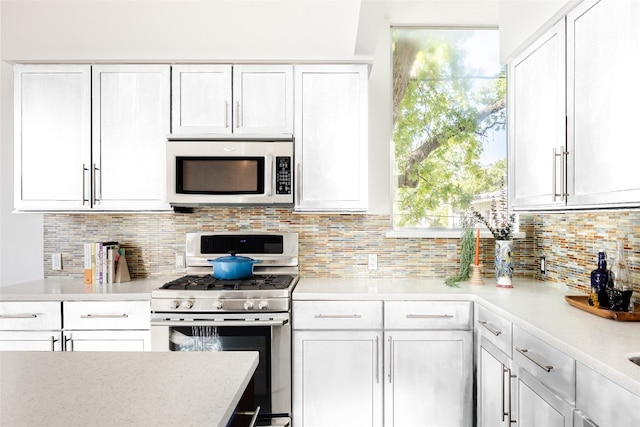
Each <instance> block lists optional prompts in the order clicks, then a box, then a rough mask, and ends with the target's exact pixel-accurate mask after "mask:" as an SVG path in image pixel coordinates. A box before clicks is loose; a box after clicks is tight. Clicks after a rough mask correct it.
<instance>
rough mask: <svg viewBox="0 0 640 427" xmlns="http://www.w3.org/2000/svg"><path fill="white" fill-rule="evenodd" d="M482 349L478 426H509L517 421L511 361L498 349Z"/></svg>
mask: <svg viewBox="0 0 640 427" xmlns="http://www.w3.org/2000/svg"><path fill="white" fill-rule="evenodd" d="M479 348H480V350H479V352H478V354H479V357H478V358H479V360H478V399H477V402H478V403H477V404H478V427H508V426H510V425H511V424H512V422H511V421H512V420H515V419H516V414H515V413H514V410H513V409H514V407H515V404H514V403H515V399H513V397H514V396H515V393H513V388H512V385H513V382H514V378H515V375H512V374H511V369H510V367H509V365H508V364H509V359H508V358H507V357H506V356H505V355H504V353H502V352H500V350H498V349H497V348H496V347H495V346H493V345H492V344H490V343H485V344H481V345H480V347H479ZM501 359H504V360H501ZM514 422H515V421H514Z"/></svg>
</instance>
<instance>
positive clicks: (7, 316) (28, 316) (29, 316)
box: [0, 313, 38, 319]
mask: <svg viewBox="0 0 640 427" xmlns="http://www.w3.org/2000/svg"><path fill="white" fill-rule="evenodd" d="M36 317H38V315H37V314H35V313H33V314H27V313H25V314H0V319H33V318H36Z"/></svg>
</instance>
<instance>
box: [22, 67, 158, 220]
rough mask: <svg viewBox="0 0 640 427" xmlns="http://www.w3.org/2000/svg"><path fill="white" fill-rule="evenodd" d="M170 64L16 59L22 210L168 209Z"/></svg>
mask: <svg viewBox="0 0 640 427" xmlns="http://www.w3.org/2000/svg"><path fill="white" fill-rule="evenodd" d="M169 76H170V67H169V65H96V66H93V67H92V66H90V65H44V64H38V65H35V64H34V65H17V66H16V67H15V117H16V118H15V127H14V132H15V182H14V185H15V208H16V209H17V210H24V211H86V210H106V211H113V210H168V209H170V206H169V205H168V204H166V203H165V202H164V199H165V160H164V152H165V149H164V146H165V143H166V134H167V133H168V132H169V108H170V107H169V84H170V78H169Z"/></svg>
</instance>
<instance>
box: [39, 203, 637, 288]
mask: <svg viewBox="0 0 640 427" xmlns="http://www.w3.org/2000/svg"><path fill="white" fill-rule="evenodd" d="M389 226H390V218H389V217H388V216H376V215H353V214H344V215H339V214H296V213H292V212H291V211H290V210H287V209H280V208H260V207H251V208H248V207H238V208H232V207H229V208H215V209H214V208H206V209H198V210H196V211H195V212H194V213H191V214H178V213H146V214H49V215H45V217H44V259H45V262H44V264H45V265H44V268H45V276H48V277H50V276H73V277H78V278H80V277H82V247H83V243H85V242H92V241H104V240H118V241H119V242H120V243H121V245H122V246H124V247H125V249H126V252H127V263H128V265H129V269H130V272H131V275H132V277H134V278H144V277H154V276H160V275H163V274H172V273H174V272H175V270H174V264H175V254H176V253H182V252H184V236H185V233H187V232H190V231H242V230H260V231H291V232H297V233H299V235H300V258H299V259H300V269H301V275H302V276H303V277H352V278H357V277H359V278H366V277H388V278H403V277H445V276H451V275H453V274H455V273H456V272H457V271H458V262H459V253H460V241H459V239H427V238H387V237H385V233H386V231H388V230H389ZM520 231H522V232H524V233H525V234H526V236H527V237H526V238H524V239H516V241H515V266H514V272H515V273H514V274H515V275H516V276H527V277H535V278H537V279H541V280H550V281H556V282H561V283H566V284H567V285H568V286H570V287H572V288H575V289H576V290H579V291H586V290H587V289H588V286H589V274H590V272H591V270H593V269H594V268H595V265H596V258H597V253H598V250H599V249H601V248H602V249H604V250H605V251H607V252H608V253H610V254H613V253H614V249H615V242H616V240H617V239H622V240H623V241H624V244H625V249H626V254H627V261H628V262H629V264H630V271H631V279H632V282H633V283H634V284H635V288H636V290H638V291H640V211H595V212H568V213H552V214H536V215H520ZM490 242H491V241H490V240H486V239H483V240H482V250H481V255H480V262H481V263H482V264H484V265H485V266H492V264H493V243H492V242H491V243H490ZM54 252H60V253H62V256H63V265H64V270H62V271H52V270H51V263H50V262H48V260H50V259H51V253H54ZM369 253H376V254H378V270H377V271H369V270H368V269H367V255H368V254H369ZM542 255H544V256H545V257H546V268H547V270H546V274H544V275H542V274H540V272H539V257H540V256H542ZM484 275H485V276H486V277H492V275H493V268H492V267H490V268H485V271H484Z"/></svg>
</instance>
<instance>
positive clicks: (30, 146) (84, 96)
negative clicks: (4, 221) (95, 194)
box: [14, 65, 91, 210]
mask: <svg viewBox="0 0 640 427" xmlns="http://www.w3.org/2000/svg"><path fill="white" fill-rule="evenodd" d="M14 91H15V92H14V100H15V110H14V120H15V122H14V123H15V125H14V135H15V137H14V138H15V146H14V159H15V162H14V207H15V208H16V209H18V210H49V209H89V208H90V204H89V200H88V189H89V188H90V176H89V173H88V169H89V166H90V164H91V151H90V150H91V67H90V66H88V65H16V66H15V67H14Z"/></svg>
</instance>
